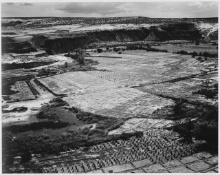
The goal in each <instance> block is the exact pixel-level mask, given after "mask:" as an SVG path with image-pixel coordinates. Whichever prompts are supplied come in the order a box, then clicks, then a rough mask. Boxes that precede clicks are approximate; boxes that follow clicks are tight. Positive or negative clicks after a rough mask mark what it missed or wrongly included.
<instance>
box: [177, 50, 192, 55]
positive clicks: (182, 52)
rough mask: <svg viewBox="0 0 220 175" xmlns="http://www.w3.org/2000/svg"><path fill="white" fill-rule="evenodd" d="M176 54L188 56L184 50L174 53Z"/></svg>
mask: <svg viewBox="0 0 220 175" xmlns="http://www.w3.org/2000/svg"><path fill="white" fill-rule="evenodd" d="M176 53H177V54H182V55H188V54H189V53H188V52H187V51H185V50H180V51H177V52H176Z"/></svg>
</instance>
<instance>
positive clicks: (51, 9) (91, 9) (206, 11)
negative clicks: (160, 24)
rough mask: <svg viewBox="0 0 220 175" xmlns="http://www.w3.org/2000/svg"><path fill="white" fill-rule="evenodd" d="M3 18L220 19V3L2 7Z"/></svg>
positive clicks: (27, 4) (21, 5)
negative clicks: (133, 17) (139, 17)
mask: <svg viewBox="0 0 220 175" xmlns="http://www.w3.org/2000/svg"><path fill="white" fill-rule="evenodd" d="M2 16H3V17H34V16H35V17H42V16H56V17H117V16H146V17H155V18H157V17H158V18H160V17H161V18H194V17H217V16H218V2H217V1H193V0H192V1H185V2H184V1H179V2H177V1H170V2H169V1H164V2H163V1H159V2H158V1H153V2H62V3H59V2H47V3H46V2H45V3H42V2H41V3H2Z"/></svg>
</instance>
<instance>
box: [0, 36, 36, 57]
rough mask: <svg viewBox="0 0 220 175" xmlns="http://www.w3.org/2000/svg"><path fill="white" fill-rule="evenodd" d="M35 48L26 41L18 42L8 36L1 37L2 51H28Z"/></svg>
mask: <svg viewBox="0 0 220 175" xmlns="http://www.w3.org/2000/svg"><path fill="white" fill-rule="evenodd" d="M34 51H36V49H35V48H34V47H33V46H32V44H31V43H30V42H28V41H23V42H19V41H16V40H14V39H13V38H10V37H2V53H10V52H13V53H28V52H34Z"/></svg>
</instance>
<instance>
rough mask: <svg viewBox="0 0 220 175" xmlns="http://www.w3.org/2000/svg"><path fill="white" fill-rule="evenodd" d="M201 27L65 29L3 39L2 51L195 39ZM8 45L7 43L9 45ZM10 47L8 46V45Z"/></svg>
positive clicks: (52, 50)
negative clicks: (19, 40)
mask: <svg viewBox="0 0 220 175" xmlns="http://www.w3.org/2000/svg"><path fill="white" fill-rule="evenodd" d="M201 36H202V35H201V33H200V31H199V30H198V29H197V28H196V26H195V25H194V24H193V23H171V24H163V25H159V26H154V27H150V28H143V27H142V28H135V29H117V30H102V31H87V32H84V33H83V32H82V33H76V34H75V33H66V34H61V33H60V34H59V33H58V34H57V33H56V34H54V35H34V36H33V37H32V39H31V40H30V42H27V41H26V42H25V43H20V46H19V44H18V43H15V42H12V41H13V40H12V39H9V38H8V39H6V41H4V44H6V45H7V47H5V48H7V49H5V51H15V50H16V49H18V50H19V52H20V51H21V50H24V51H28V50H31V49H34V48H36V49H37V48H41V49H44V50H45V51H47V52H48V53H49V54H54V53H65V52H68V51H71V50H73V49H77V48H81V47H85V46H86V45H88V44H90V43H98V42H132V41H144V40H148V41H166V40H196V39H200V38H201ZM8 46H9V47H8ZM8 48H10V49H8Z"/></svg>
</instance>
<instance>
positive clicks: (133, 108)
mask: <svg viewBox="0 0 220 175" xmlns="http://www.w3.org/2000/svg"><path fill="white" fill-rule="evenodd" d="M96 55H97V54H96ZM101 55H102V54H99V55H97V57H92V59H94V60H96V61H98V62H99V64H98V65H97V66H96V67H97V68H98V69H101V70H103V69H104V70H105V71H87V72H68V73H65V74H60V75H55V76H52V77H46V78H42V79H39V81H40V82H41V83H42V84H44V85H45V86H46V87H48V88H50V89H51V90H52V91H53V92H54V93H56V94H66V95H67V97H65V98H64V100H65V101H67V102H68V103H69V104H70V105H71V106H75V107H79V108H81V109H82V110H85V111H88V112H95V113H98V114H103V115H107V116H113V117H126V118H129V117H133V116H140V115H141V116H142V115H145V116H148V117H149V116H150V115H151V114H152V113H153V112H154V111H155V110H157V109H161V108H163V107H165V106H170V105H173V104H174V102H173V100H172V99H165V98H162V97H159V96H157V95H155V94H154V93H152V91H157V90H159V91H160V92H162V91H161V89H163V88H164V91H172V93H173V92H174V91H175V92H176V94H177V95H181V94H182V93H181V92H184V94H182V95H185V93H188V95H189V96H191V95H192V93H190V91H188V89H189V88H192V89H196V87H199V85H200V84H201V81H200V80H199V81H197V80H196V78H195V81H194V79H192V78H191V76H194V77H195V76H197V77H198V76H200V75H202V71H204V69H205V66H204V65H203V64H204V63H203V64H202V63H200V62H199V61H197V60H196V59H194V58H192V57H191V56H188V55H187V56H186V55H177V54H171V53H156V52H146V51H126V52H125V53H124V54H113V53H103V55H108V56H115V57H116V56H117V57H119V56H120V57H121V58H106V57H100V56H101ZM214 73H215V74H214V75H212V76H216V73H217V72H214ZM212 74H213V71H212ZM181 78H183V79H187V80H184V81H179V80H178V79H180V80H181ZM173 80H174V81H177V82H178V83H179V84H178V83H176V84H177V85H176V84H174V83H170V84H169V81H173ZM192 80H193V81H192ZM190 81H191V82H190ZM163 82H164V83H163ZM167 84H169V85H170V86H167ZM160 86H162V87H160ZM138 87H142V89H143V88H144V89H145V90H140V89H139V90H138ZM153 87H157V88H153ZM147 89H149V92H148V91H147ZM179 90H181V91H179ZM191 98H192V97H191ZM196 98H198V96H196ZM200 98H203V97H200ZM204 100H205V99H204Z"/></svg>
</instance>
